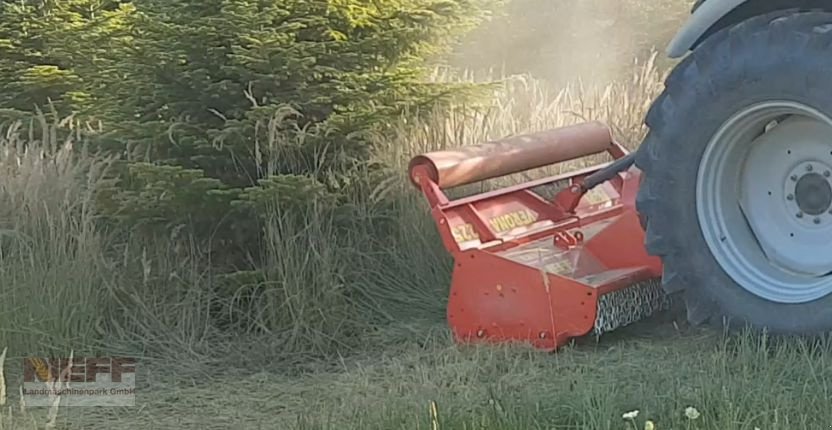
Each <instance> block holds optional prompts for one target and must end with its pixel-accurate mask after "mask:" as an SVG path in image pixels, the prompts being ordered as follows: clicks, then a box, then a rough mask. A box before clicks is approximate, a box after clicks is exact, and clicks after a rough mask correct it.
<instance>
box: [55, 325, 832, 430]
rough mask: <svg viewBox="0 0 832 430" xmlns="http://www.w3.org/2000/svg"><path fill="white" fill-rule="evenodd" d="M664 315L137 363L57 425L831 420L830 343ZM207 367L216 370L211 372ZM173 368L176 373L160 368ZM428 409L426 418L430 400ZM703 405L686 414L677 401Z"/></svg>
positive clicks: (801, 425)
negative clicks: (191, 362) (120, 384)
mask: <svg viewBox="0 0 832 430" xmlns="http://www.w3.org/2000/svg"><path fill="white" fill-rule="evenodd" d="M677 325H678V326H679V329H678V330H677V329H676V328H674V321H673V320H672V319H671V318H669V315H664V316H659V317H657V318H655V319H653V320H651V321H648V322H645V323H642V324H638V325H636V326H633V327H630V328H627V329H623V330H621V331H620V332H616V333H615V334H614V335H610V336H606V337H604V338H602V339H601V342H600V343H598V344H596V343H594V342H591V341H584V342H581V343H580V344H578V345H574V346H570V347H568V348H566V349H564V350H562V351H561V352H559V353H557V354H547V353H540V352H537V351H531V350H529V349H527V348H524V347H510V346H495V347H482V346H480V347H459V346H456V345H453V344H451V343H450V342H449V340H448V339H447V336H446V333H445V332H444V330H442V329H438V327H436V326H421V327H419V328H418V329H417V330H412V331H411V332H410V337H409V340H408V341H400V342H398V343H397V344H396V345H395V346H392V347H390V348H387V349H384V350H376V351H372V352H370V351H368V352H367V353H366V354H365V355H364V356H363V357H354V358H351V359H346V360H344V361H342V362H341V363H340V364H338V365H337V366H334V367H331V366H324V365H321V366H322V367H321V368H319V369H318V370H317V371H316V372H311V373H308V374H305V375H300V376H286V375H283V374H281V373H280V372H273V371H267V370H262V371H261V370H258V369H256V368H247V369H242V368H236V367H233V366H231V367H226V368H224V369H222V371H216V372H213V373H206V374H204V375H203V376H202V377H201V378H198V379H191V380H189V378H185V377H182V376H181V375H182V373H179V372H178V371H177V368H176V365H174V367H173V368H168V370H166V371H162V370H161V369H155V370H156V371H158V373H154V372H152V371H150V370H146V371H144V372H143V373H144V375H143V376H142V378H141V379H142V380H143V381H144V383H143V384H142V387H141V390H140V392H139V394H138V398H137V402H138V403H137V404H140V405H143V406H142V407H141V408H124V409H117V410H105V409H98V408H96V409H88V410H84V411H78V410H74V409H73V408H68V409H67V410H65V411H64V412H63V416H64V418H66V419H67V420H69V421H71V422H72V423H73V425H72V426H70V427H69V428H97V427H101V426H107V427H110V428H126V429H145V428H174V427H175V428H182V429H197V428H200V429H220V428H232V427H233V428H243V429H249V428H251V429H254V428H279V429H297V430H310V429H379V430H382V429H384V430H393V429H489V430H490V429H501V430H502V429H505V430H510V429H541V430H543V429H545V430H550V429H587V430H605V429H625V428H634V427H632V426H629V427H628V423H627V422H625V421H624V420H623V419H622V414H624V413H626V412H629V411H633V410H638V411H639V414H638V417H637V418H636V420H635V423H636V427H635V428H638V429H641V428H643V422H644V421H645V420H648V419H649V420H651V421H653V422H654V423H655V424H656V428H658V429H671V428H672V429H689V428H690V429H714V430H717V429H719V430H723V429H738V430H746V429H747V430H753V429H755V428H759V429H766V430H771V429H807V430H809V429H811V430H816V429H821V428H826V426H828V423H829V422H832V421H830V420H832V410H830V409H829V408H828V407H827V404H828V401H829V395H830V392H829V386H828V385H829V382H828V381H830V380H832V367H830V362H829V361H828V360H830V357H832V343H829V342H828V341H819V342H809V341H804V340H795V339H792V340H779V341H775V340H772V339H768V338H766V337H763V336H754V335H750V334H740V335H735V336H729V337H724V336H723V335H722V334H721V333H719V332H716V331H712V330H704V329H692V328H689V327H687V326H685V325H684V324H682V323H677ZM217 370H219V369H217ZM174 374H177V375H179V376H178V377H176V378H169V376H171V375H174ZM432 402H435V405H436V409H437V411H438V414H437V416H436V418H435V421H436V424H434V423H433V421H434V419H432V417H431V412H430V408H431V403H432ZM688 407H694V408H696V409H697V410H698V411H699V413H700V414H701V416H700V417H699V418H698V419H696V420H693V421H692V420H689V419H688V418H687V417H686V416H685V409H686V408H688Z"/></svg>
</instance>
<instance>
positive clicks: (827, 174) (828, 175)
mask: <svg viewBox="0 0 832 430" xmlns="http://www.w3.org/2000/svg"><path fill="white" fill-rule="evenodd" d="M823 176H824V177H826V178H828V177H830V176H832V172H830V171H828V170H824V171H823Z"/></svg>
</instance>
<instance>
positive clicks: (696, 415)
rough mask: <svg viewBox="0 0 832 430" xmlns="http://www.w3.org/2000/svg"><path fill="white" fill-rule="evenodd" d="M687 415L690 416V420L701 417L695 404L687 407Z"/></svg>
mask: <svg viewBox="0 0 832 430" xmlns="http://www.w3.org/2000/svg"><path fill="white" fill-rule="evenodd" d="M685 416H686V417H688V419H689V420H695V419H697V418H699V411H697V410H696V408H694V407H693V406H688V407H687V408H686V409H685Z"/></svg>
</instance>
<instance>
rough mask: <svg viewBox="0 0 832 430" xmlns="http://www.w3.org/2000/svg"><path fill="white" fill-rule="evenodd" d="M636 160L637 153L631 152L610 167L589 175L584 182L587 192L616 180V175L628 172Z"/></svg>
mask: <svg viewBox="0 0 832 430" xmlns="http://www.w3.org/2000/svg"><path fill="white" fill-rule="evenodd" d="M635 159H636V153H635V152H631V153H629V154H627V155H625V156H623V157H621V158H619V159H618V160H615V161H613V162H612V163H610V165H609V166H607V167H604V168H603V169H601V170H599V171H597V172H595V173H593V174H591V175H589V176H587V177H586V179H585V180H584V182H583V185H582V186H583V187H584V189H585V190H586V191H589V190H591V189H593V188H595V187H597V186H598V185H600V184H603V183H604V182H607V181H609V180H610V179H612V178H614V177H615V175H617V174H619V173H621V172H623V171H625V170H627V169H629V168H630V166H632V165H633V162H634V161H635Z"/></svg>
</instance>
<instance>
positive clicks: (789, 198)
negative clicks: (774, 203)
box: [786, 194, 794, 200]
mask: <svg viewBox="0 0 832 430" xmlns="http://www.w3.org/2000/svg"><path fill="white" fill-rule="evenodd" d="M786 200H794V194H789V195H788V196H786Z"/></svg>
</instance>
